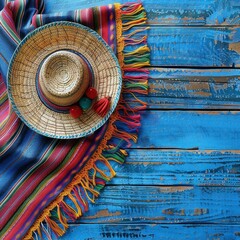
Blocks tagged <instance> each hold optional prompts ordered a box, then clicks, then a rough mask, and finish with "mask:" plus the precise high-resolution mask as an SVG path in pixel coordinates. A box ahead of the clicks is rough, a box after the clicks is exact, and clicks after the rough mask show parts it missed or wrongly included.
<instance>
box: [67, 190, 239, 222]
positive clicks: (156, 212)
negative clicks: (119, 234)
mask: <svg viewBox="0 0 240 240" xmlns="http://www.w3.org/2000/svg"><path fill="white" fill-rule="evenodd" d="M67 202H68V201H67ZM239 204H240V188H239V187H193V186H163V187H159V186H126V185H122V186H106V187H105V189H104V190H103V191H102V192H101V197H99V198H98V199H97V200H96V202H95V204H90V209H89V211H88V212H86V213H85V215H84V216H83V217H82V218H81V219H79V220H78V223H79V224H84V223H91V224H92V223H97V224H103V223H104V224H106V223H116V224H143V223H150V224H156V223H165V224H174V223H179V224H180V223H185V224H186V223H189V224H206V223H208V224H210V223H212V224H220V223H221V224H240V208H239ZM72 206H73V207H74V205H73V204H72Z"/></svg>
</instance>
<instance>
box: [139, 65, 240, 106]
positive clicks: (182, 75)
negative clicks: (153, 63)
mask: <svg viewBox="0 0 240 240" xmlns="http://www.w3.org/2000/svg"><path fill="white" fill-rule="evenodd" d="M149 70H150V76H149V94H148V96H140V95H138V97H139V98H140V99H141V100H142V101H145V102H147V103H148V108H149V109H176V108H177V109H178V108H181V109H240V95H239V89H240V85H239V83H240V81H239V80H240V71H239V69H221V68H219V69H191V68H151V69H149Z"/></svg>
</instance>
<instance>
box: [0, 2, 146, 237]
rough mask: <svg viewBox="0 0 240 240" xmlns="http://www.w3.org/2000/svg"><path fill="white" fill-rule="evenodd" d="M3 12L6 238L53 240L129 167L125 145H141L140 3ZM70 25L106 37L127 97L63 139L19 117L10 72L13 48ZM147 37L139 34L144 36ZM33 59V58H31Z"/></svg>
mask: <svg viewBox="0 0 240 240" xmlns="http://www.w3.org/2000/svg"><path fill="white" fill-rule="evenodd" d="M0 7H2V10H1V12H0V82H1V85H0V86H1V88H0V89H1V90H0V100H1V114H0V121H1V141H0V147H1V152H0V239H8V240H10V239H11V240H13V239H38V238H39V237H44V238H47V239H51V235H52V234H53V233H54V234H55V235H57V236H62V235H63V234H64V232H65V231H66V229H67V228H68V222H69V221H73V220H75V219H77V218H78V217H80V216H82V214H83V213H84V212H86V211H87V210H88V205H89V204H88V203H89V201H90V202H94V201H95V198H96V197H97V196H98V195H99V192H100V190H101V189H102V188H103V186H104V185H105V183H106V182H107V181H109V180H110V179H111V178H112V177H113V176H114V175H115V171H114V169H113V167H112V166H111V163H112V161H115V162H118V163H123V162H124V160H125V157H126V156H127V152H126V150H124V148H125V147H126V146H129V145H130V144H131V141H132V140H133V141H136V140H137V133H138V129H139V127H140V113H141V112H139V110H144V109H145V108H146V103H144V102H142V101H141V100H140V99H139V97H138V94H147V91H148V83H147V79H148V71H147V70H146V69H144V68H142V67H146V66H149V48H148V47H147V45H146V34H145V33H146V29H147V28H146V27H145V25H144V24H145V23H146V13H145V11H144V9H143V7H142V4H141V3H131V4H124V5H120V4H114V5H108V6H102V7H94V8H89V9H84V10H75V11H68V12H66V13H59V14H52V15H51V14H44V1H42V0H34V1H32V0H15V1H10V0H6V1H4V2H1V4H0ZM62 20H64V21H72V22H77V23H81V24H83V25H86V26H88V27H90V28H92V29H94V30H95V31H96V32H97V33H98V34H100V35H101V36H102V37H103V39H104V40H105V41H106V42H107V44H108V45H109V46H111V48H112V49H113V51H114V52H115V54H116V55H117V57H118V60H119V63H120V66H121V69H122V76H123V89H122V94H121V99H120V101H119V104H118V106H117V109H116V110H115V112H114V113H113V114H112V115H111V117H110V119H109V120H108V121H107V123H106V124H105V125H104V126H102V127H101V128H100V129H99V130H97V131H96V132H95V133H94V134H92V135H90V136H88V137H85V138H80V139H72V140H57V139H51V138H47V137H44V136H41V135H39V134H37V133H35V132H33V131H32V130H30V129H29V128H27V127H26V126H25V125H24V124H23V123H22V122H21V121H20V119H19V118H18V117H17V115H16V114H15V113H14V112H13V110H12V107H11V104H10V103H9V100H8V93H7V70H8V64H9V62H10V59H11V56H12V55H13V52H14V50H15V48H16V47H17V46H18V44H19V43H20V41H21V39H23V38H24V37H25V36H26V35H27V34H28V33H29V32H31V31H32V30H34V29H35V28H37V27H39V26H42V25H44V24H47V23H50V22H53V21H62ZM139 32H140V33H141V34H140V35H138V33H139ZM26 57H27V56H26Z"/></svg>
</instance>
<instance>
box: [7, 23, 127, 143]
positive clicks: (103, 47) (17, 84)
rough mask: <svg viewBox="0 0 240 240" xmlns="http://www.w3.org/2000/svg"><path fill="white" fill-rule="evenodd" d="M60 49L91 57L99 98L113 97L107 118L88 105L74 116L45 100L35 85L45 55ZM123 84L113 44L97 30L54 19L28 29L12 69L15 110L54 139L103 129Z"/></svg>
mask: <svg viewBox="0 0 240 240" xmlns="http://www.w3.org/2000/svg"><path fill="white" fill-rule="evenodd" d="M60 50H67V51H72V52H76V53H77V54H81V55H82V56H83V57H84V58H85V59H87V61H88V63H89V64H90V65H91V69H92V71H93V76H94V80H93V87H94V88H96V89H97V91H98V95H99V98H102V97H106V96H107V97H110V98H111V107H110V109H109V111H108V113H107V114H106V116H105V117H103V118H102V117H100V116H99V115H98V114H96V113H95V112H94V111H93V110H92V109H89V110H88V111H86V112H84V114H83V115H82V116H81V117H80V118H78V119H74V118H72V117H71V116H70V114H67V113H62V112H57V111H54V110H52V109H50V108H49V107H47V106H46V105H45V104H43V102H42V101H41V99H40V98H39V96H38V92H37V88H36V76H37V71H38V67H39V65H40V64H41V62H42V61H43V60H44V58H46V56H48V55H49V54H51V53H54V52H56V51H60ZM121 86H122V74H121V68H120V66H119V64H118V60H117V58H116V56H115V54H114V53H113V51H112V49H111V48H110V47H109V46H108V45H107V44H106V43H105V41H104V40H103V39H102V37H101V36H100V35H98V34H97V33H96V32H95V31H93V30H91V29H90V28H88V27H85V26H83V25H81V24H77V23H72V22H54V23H50V24H47V25H44V26H42V27H40V28H37V29H36V30H34V31H33V32H31V33H29V34H28V35H27V36H26V37H25V38H24V39H23V40H22V41H21V43H20V44H19V46H18V47H17V49H16V50H15V52H14V54H13V56H12V59H11V61H10V65H9V69H8V93H9V98H10V101H11V103H12V105H13V109H14V110H15V111H16V113H17V115H18V116H19V117H20V118H21V120H22V121H23V122H24V123H25V124H26V125H27V126H28V127H29V128H31V129H32V130H34V131H36V132H37V133H39V134H42V135H44V136H47V137H52V138H62V139H69V138H80V137H84V136H86V135H89V134H91V133H93V132H94V131H96V130H97V129H98V128H100V127H101V126H102V125H103V124H104V123H105V122H106V121H107V120H108V118H109V117H110V115H111V114H112V113H113V111H114V109H115V108H116V106H117V103H118V100H119V98H120V94H121Z"/></svg>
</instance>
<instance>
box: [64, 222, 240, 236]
mask: <svg viewBox="0 0 240 240" xmlns="http://www.w3.org/2000/svg"><path fill="white" fill-rule="evenodd" d="M79 233H81V237H80V236H79V235H80V234H79ZM79 237H80V238H79ZM60 239H71V240H79V239H81V240H130V239H139V240H161V239H164V240H176V239H178V240H180V239H182V240H190V239H191V240H193V239H194V240H203V239H209V240H226V239H227V240H237V239H240V232H239V226H237V225H216V224H206V225H203V224H201V225H200V224H199V225H195V224H164V225H163V224H162V225H161V224H131V225H130V224H81V225H71V227H70V229H69V231H68V232H67V234H66V235H65V237H64V238H60Z"/></svg>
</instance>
